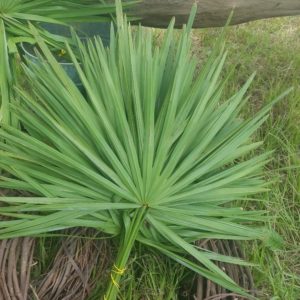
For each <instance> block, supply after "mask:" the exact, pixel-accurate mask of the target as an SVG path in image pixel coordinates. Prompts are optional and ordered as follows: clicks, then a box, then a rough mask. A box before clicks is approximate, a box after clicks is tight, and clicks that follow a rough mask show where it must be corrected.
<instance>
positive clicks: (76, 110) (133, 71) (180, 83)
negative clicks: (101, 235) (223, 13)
mask: <svg viewBox="0 0 300 300" xmlns="http://www.w3.org/2000/svg"><path fill="white" fill-rule="evenodd" d="M194 14H195V8H194V10H193V14H192V16H191V18H190V20H189V23H188V24H187V26H185V27H184V29H183V32H182V34H181V37H180V39H179V40H178V41H177V42H175V40H174V39H173V25H174V20H173V21H172V22H171V24H170V26H169V28H168V30H167V32H166V34H165V36H164V39H163V42H162V45H161V46H160V47H155V48H154V47H153V43H152V33H151V31H149V30H144V29H142V28H139V29H138V31H137V32H135V33H133V32H132V30H131V28H130V25H127V22H126V18H125V20H124V19H123V17H122V13H121V9H120V6H118V31H117V34H114V32H113V31H112V33H111V43H110V47H109V48H108V49H106V48H104V47H103V45H102V43H101V40H100V39H95V40H93V41H89V42H88V44H87V46H84V45H82V44H81V43H80V41H79V40H78V47H79V50H80V63H79V61H78V60H77V58H76V56H75V54H74V52H73V50H72V49H71V48H70V47H69V46H68V47H67V48H68V52H69V55H70V57H71V58H72V60H73V63H74V64H75V66H76V68H77V71H78V73H79V75H80V77H81V80H82V83H83V86H84V87H85V90H86V95H83V94H81V93H80V91H79V90H78V88H77V87H76V85H75V84H74V83H73V82H72V80H71V79H70V78H69V77H68V76H67V74H66V73H65V72H64V70H63V69H62V67H61V66H60V65H59V63H58V62H57V61H56V59H55V57H54V56H53V55H52V54H51V52H50V50H49V48H48V47H47V45H46V44H45V42H44V41H43V39H42V38H41V37H40V36H39V35H38V32H37V31H34V28H32V30H33V31H34V32H35V35H36V39H37V41H38V44H39V47H40V49H42V51H43V54H44V56H45V59H44V60H42V58H41V64H39V65H35V64H30V63H29V66H28V67H24V71H25V73H26V76H27V81H28V85H29V91H26V90H24V89H23V88H22V87H18V89H17V90H18V95H19V97H20V104H12V105H11V109H12V111H13V112H14V114H15V116H16V117H17V118H18V119H19V121H20V122H21V124H22V126H23V128H24V129H25V131H21V130H19V129H16V128H13V127H12V126H8V125H6V124H3V126H2V128H1V129H0V137H1V142H0V149H1V152H0V166H1V167H2V168H3V169H4V170H5V171H6V172H8V173H9V174H10V176H2V177H1V182H0V185H1V186H3V187H7V188H12V189H18V190H25V191H28V192H30V193H33V195H34V196H31V197H30V196H27V197H2V198H1V199H0V201H1V203H2V205H1V207H0V214H1V215H2V216H3V217H5V218H6V219H4V220H2V221H1V222H0V238H2V239H6V238H12V237H19V236H28V235H41V234H48V233H50V232H52V231H56V230H61V229H65V228H70V227H74V226H83V227H94V228H97V229H98V230H101V231H103V232H105V233H107V234H110V235H112V236H114V237H116V238H118V239H119V252H118V255H117V258H116V260H115V264H114V266H113V268H112V273H111V282H110V284H109V287H108V289H107V292H106V295H105V299H109V300H113V299H116V297H117V294H118V287H119V284H120V280H121V278H122V275H123V274H124V272H126V264H127V261H128V258H129V256H130V253H131V250H132V247H133V245H134V244H135V242H140V243H143V244H145V245H147V246H149V247H152V248H154V249H156V250H157V251H160V252H161V253H163V254H165V255H166V256H168V257H170V258H172V259H173V260H175V261H177V262H179V263H181V264H182V265H184V266H186V267H187V268H190V269H191V270H193V271H195V272H197V273H199V274H200V275H202V276H205V277H207V278H209V279H210V280H213V281H215V282H216V283H218V284H221V285H222V286H224V287H225V288H227V289H229V290H232V291H235V292H237V293H240V294H242V295H247V293H246V291H244V290H243V289H242V288H240V287H238V286H237V285H236V284H235V283H234V281H233V280H232V279H231V278H229V276H227V275H226V274H225V273H224V272H223V271H222V270H221V269H219V268H218V267H217V266H216V265H215V264H214V262H213V261H224V262H231V263H236V264H246V263H245V262H244V261H242V260H239V259H237V258H232V257H227V256H223V255H220V254H217V253H212V252H209V251H206V250H204V249H200V248H198V247H196V246H195V245H194V243H193V242H194V241H196V240H199V239H208V238H214V239H234V240H251V239H261V240H263V241H265V242H266V241H268V240H270V241H271V242H273V241H274V240H276V238H277V236H276V235H275V234H274V233H270V232H269V231H267V230H266V229H264V228H263V227H261V225H262V222H263V221H264V220H265V218H266V216H265V212H264V211H246V210H243V209H241V208H240V207H235V206H234V203H235V202H233V201H234V200H237V199H239V200H246V199H249V198H250V197H251V198H253V197H254V195H255V194H257V193H259V192H263V191H265V190H266V183H265V182H264V180H263V173H262V169H263V166H264V165H265V163H266V161H267V160H268V159H269V153H264V154H261V155H257V156H255V157H252V158H249V159H244V157H245V155H246V154H249V153H251V152H253V150H254V149H256V148H257V147H258V146H259V145H261V143H260V142H252V141H251V139H250V137H251V135H252V134H253V133H254V132H255V131H256V130H257V129H258V128H259V127H260V125H261V124H262V123H263V122H264V121H265V120H266V118H267V114H268V111H269V110H270V108H271V107H272V104H273V103H271V104H270V105H268V106H266V107H265V108H263V109H262V110H261V111H260V112H259V113H258V114H257V115H256V117H255V118H252V119H248V120H241V119H239V118H238V115H239V112H240V110H241V108H242V107H243V105H244V104H245V102H246V101H247V97H246V96H245V93H246V91H247V88H248V87H249V85H250V83H251V81H252V79H253V76H252V77H251V78H250V79H249V80H248V81H247V82H246V83H245V85H244V86H243V87H242V88H241V89H240V90H239V91H237V92H236V94H234V95H233V96H232V97H231V98H230V99H223V98H222V95H223V90H224V87H225V86H226V81H227V79H228V78H229V77H228V78H227V79H225V80H224V79H222V77H221V76H220V74H221V71H222V67H223V64H224V61H225V59H226V52H224V50H223V48H222V47H221V46H220V45H221V44H222V43H221V42H220V43H218V44H217V45H216V47H215V49H214V50H213V53H212V54H211V56H210V58H209V59H208V61H207V63H206V64H205V65H204V66H202V67H201V70H200V72H199V74H198V72H197V71H196V65H197V61H196V60H195V59H193V57H192V56H191V54H190V46H191V39H190V31H191V26H192V21H193V16H194ZM253 223H255V225H253ZM274 238H275V239H274Z"/></svg>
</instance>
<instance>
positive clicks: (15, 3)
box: [0, 0, 131, 123]
mask: <svg viewBox="0 0 300 300" xmlns="http://www.w3.org/2000/svg"><path fill="white" fill-rule="evenodd" d="M128 4H131V3H129V2H127V3H126V2H124V4H123V5H124V7H126V6H128ZM114 12H115V5H114V3H112V2H110V3H107V4H106V3H104V2H100V1H97V0H72V1H71V0H55V1H53V0H50V1H49V0H0V73H1V75H0V76H1V77H0V95H1V110H0V118H1V119H2V120H3V122H6V123H10V122H11V120H10V114H9V110H8V106H9V102H10V98H11V96H10V95H11V93H12V90H11V87H12V85H13V82H14V81H16V77H17V73H16V72H14V69H15V68H16V65H17V58H16V53H17V52H18V50H17V45H18V44H19V43H21V42H30V43H34V39H33V37H32V33H31V30H30V28H29V23H31V24H34V25H35V27H36V28H37V30H38V32H39V35H40V36H41V37H43V38H44V39H45V41H46V42H47V43H48V44H49V45H51V46H53V47H56V48H58V49H59V48H60V47H61V45H64V42H65V40H66V38H64V37H61V36H59V35H54V34H51V33H49V32H48V31H47V30H45V29H44V28H43V27H42V26H40V25H41V24H43V23H53V24H61V25H67V24H71V23H72V22H101V21H108V22H110V21H111V20H112V15H113V14H114ZM9 54H10V55H9Z"/></svg>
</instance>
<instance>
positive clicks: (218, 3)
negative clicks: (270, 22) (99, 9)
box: [135, 0, 300, 28]
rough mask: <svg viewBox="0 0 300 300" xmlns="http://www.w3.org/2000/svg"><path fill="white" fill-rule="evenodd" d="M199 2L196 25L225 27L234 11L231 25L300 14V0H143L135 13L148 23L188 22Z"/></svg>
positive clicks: (150, 24)
mask: <svg viewBox="0 0 300 300" xmlns="http://www.w3.org/2000/svg"><path fill="white" fill-rule="evenodd" d="M195 2H196V3H197V4H198V13H197V16H196V19H195V23H194V27H196V28H200V27H218V26H224V24H225V23H226V21H227V19H228V16H229V15H230V13H231V11H232V10H234V15H233V18H232V21H231V24H240V23H244V22H248V21H252V20H258V19H264V18H272V17H279V16H292V15H299V14H300V0H144V1H143V2H142V3H141V4H139V5H138V6H137V7H136V9H135V13H136V14H137V15H138V16H140V17H141V18H142V24H143V25H145V26H152V27H161V28H165V27H166V26H167V25H168V24H169V21H170V20H171V18H172V17H173V16H175V18H176V26H177V27H180V26H181V25H182V24H184V23H186V21H187V18H188V16H189V13H190V10H191V7H192V5H193V3H195Z"/></svg>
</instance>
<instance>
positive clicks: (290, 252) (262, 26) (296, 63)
mask: <svg viewBox="0 0 300 300" xmlns="http://www.w3.org/2000/svg"><path fill="white" fill-rule="evenodd" d="M219 33H220V29H205V30H195V31H194V36H193V38H194V54H195V55H196V56H197V57H199V60H200V61H201V60H202V59H204V58H205V56H206V55H207V53H209V51H210V47H211V46H212V44H213V42H214V40H215V39H216V38H217V37H218V36H219ZM226 41H227V48H228V50H229V55H228V60H227V64H226V69H227V71H229V70H231V69H232V67H233V66H234V72H233V76H232V79H231V81H230V84H229V86H228V91H227V92H228V94H232V91H234V90H237V89H238V88H239V87H240V86H241V84H242V83H243V82H244V81H245V80H246V78H247V77H249V76H250V74H251V73H253V72H254V71H257V76H256V79H255V81H254V83H253V84H252V86H251V88H250V91H249V94H250V95H251V98H250V100H249V104H248V106H247V109H246V111H245V112H244V113H245V114H248V115H249V114H250V115H252V114H254V113H255V111H257V110H258V109H259V108H260V107H261V106H262V105H263V104H264V103H266V102H268V101H270V100H271V99H273V98H274V97H276V95H278V94H280V93H282V92H283V91H285V90H286V89H288V88H289V87H291V86H293V87H294V91H293V92H292V93H291V94H290V95H289V96H288V97H287V98H285V99H284V100H283V101H281V102H280V103H279V104H277V105H276V107H274V109H273V111H272V114H271V117H270V119H269V120H268V122H267V123H266V124H265V125H264V126H263V128H262V129H261V130H260V132H259V133H258V139H259V138H261V139H263V140H264V142H265V143H264V146H263V148H262V149H261V151H268V150H274V154H273V160H272V162H271V163H270V164H269V165H268V169H267V177H268V180H269V181H272V184H271V186H270V191H269V192H268V193H267V194H265V195H262V199H263V200H265V201H262V202H260V203H259V204H256V205H258V206H260V207H259V208H263V209H267V210H268V211H269V212H270V216H272V218H271V220H270V222H269V224H268V226H269V227H272V228H274V229H276V230H277V232H279V233H280V235H281V236H282V237H283V239H284V246H283V247H282V249H281V250H276V251H272V250H270V249H269V247H267V246H266V245H263V244H261V243H249V244H248V245H247V246H246V250H247V252H248V253H249V258H250V260H251V261H252V262H254V263H256V264H258V267H257V268H256V269H255V270H254V277H255V278H254V279H255V282H256V285H257V288H258V289H260V290H262V294H261V296H260V298H261V299H273V300H275V299H278V300H279V299H284V300H296V299H299V295H300V243H299V241H300V217H299V215H300V18H297V17H293V18H291V17H289V18H278V19H272V20H262V21H256V22H252V23H249V24H243V25H239V26H234V27H231V28H229V29H228V32H227V34H226ZM225 73H226V72H225Z"/></svg>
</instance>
